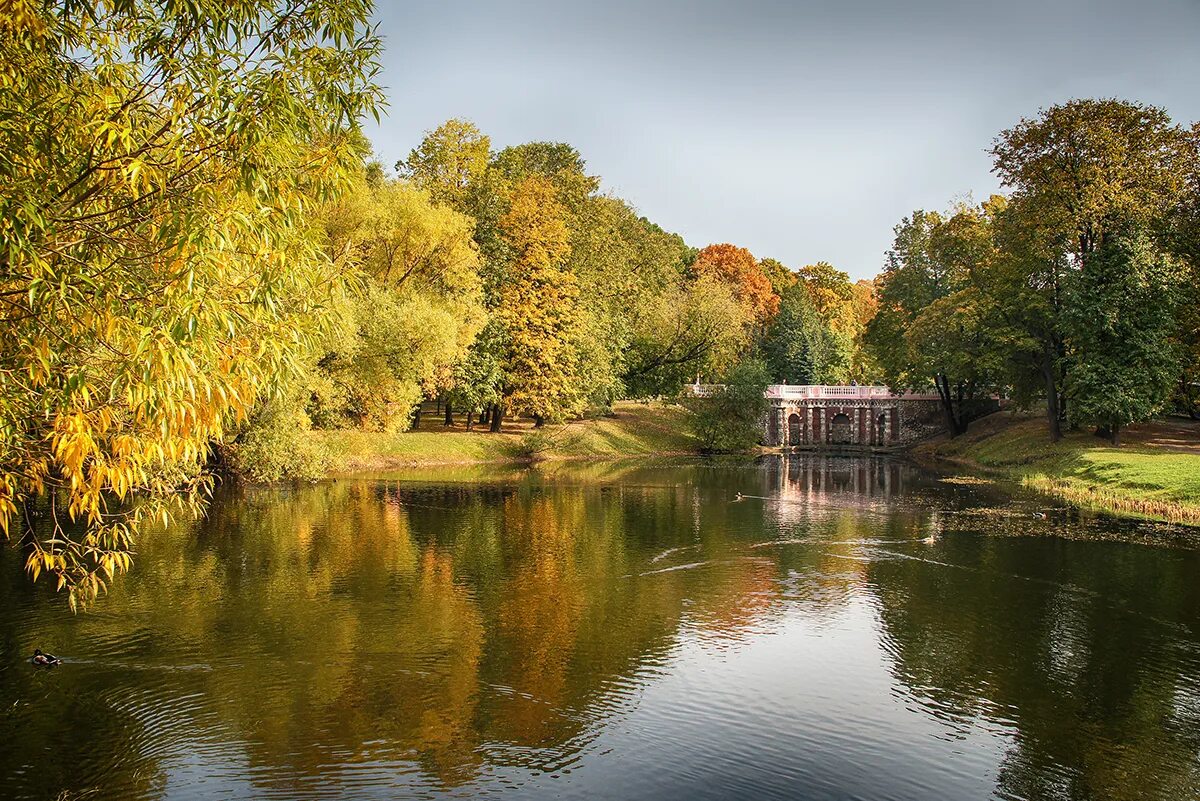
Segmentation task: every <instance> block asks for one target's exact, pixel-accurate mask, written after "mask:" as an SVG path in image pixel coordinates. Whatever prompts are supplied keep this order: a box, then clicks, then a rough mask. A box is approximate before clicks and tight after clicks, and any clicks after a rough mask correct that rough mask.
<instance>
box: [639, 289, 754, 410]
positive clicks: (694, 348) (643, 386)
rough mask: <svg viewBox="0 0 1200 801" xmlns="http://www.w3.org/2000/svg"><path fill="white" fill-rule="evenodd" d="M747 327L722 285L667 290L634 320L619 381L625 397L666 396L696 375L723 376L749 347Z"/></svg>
mask: <svg viewBox="0 0 1200 801" xmlns="http://www.w3.org/2000/svg"><path fill="white" fill-rule="evenodd" d="M751 323H752V319H751V318H750V317H749V315H748V312H747V310H746V308H745V305H744V304H742V303H741V302H739V301H738V299H737V298H736V297H734V295H733V292H732V290H731V289H730V288H729V286H728V285H727V284H725V283H723V282H721V281H717V280H715V279H711V278H702V279H700V280H698V281H695V282H686V283H679V284H675V285H671V286H668V287H667V288H666V289H664V290H663V291H662V292H660V293H658V294H656V295H655V296H653V297H652V298H649V299H648V300H647V301H646V302H645V303H644V304H643V305H642V307H641V310H640V312H639V315H638V317H637V319H636V320H635V321H634V324H633V331H632V335H631V338H630V344H629V348H628V350H627V352H626V356H625V361H624V365H625V371H624V374H623V376H622V382H623V384H624V386H625V392H626V394H627V396H628V397H633V398H653V397H670V396H673V395H675V394H676V393H677V392H679V388H680V387H681V386H683V385H684V384H685V383H688V382H690V381H692V380H693V379H695V378H697V377H698V376H701V375H720V374H723V373H724V372H725V371H726V370H728V369H729V368H730V367H731V366H732V365H733V364H734V363H735V362H736V360H737V357H738V355H739V354H741V353H743V352H745V350H746V349H747V347H748V346H749V330H750V325H751Z"/></svg>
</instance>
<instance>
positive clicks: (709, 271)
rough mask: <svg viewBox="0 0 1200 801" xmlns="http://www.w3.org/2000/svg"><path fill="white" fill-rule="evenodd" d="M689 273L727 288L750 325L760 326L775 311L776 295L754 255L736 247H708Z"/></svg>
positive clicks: (700, 253) (776, 309) (777, 298)
mask: <svg viewBox="0 0 1200 801" xmlns="http://www.w3.org/2000/svg"><path fill="white" fill-rule="evenodd" d="M692 271H693V272H694V273H695V275H696V277H697V278H704V277H708V278H714V279H716V280H718V281H720V282H721V283H723V284H727V285H728V286H729V287H730V288H731V289H732V290H733V292H734V295H735V296H736V297H737V299H738V300H739V301H740V302H741V303H743V304H744V305H745V306H746V308H747V309H748V311H749V312H750V315H751V317H752V318H753V319H754V321H755V322H756V323H757V324H759V325H763V324H765V323H767V322H768V321H769V320H770V319H771V318H772V317H774V316H775V313H776V312H777V311H779V295H777V294H775V290H774V289H773V288H772V286H771V279H770V278H768V277H767V274H766V273H765V272H764V271H763V268H762V266H761V265H760V264H759V263H758V260H757V259H756V258H754V254H752V253H751V252H750V251H748V250H746V249H745V248H739V247H737V246H736V245H730V244H728V243H726V244H720V245H709V246H708V247H706V248H704V249H703V250H701V251H700V252H699V253H697V254H696V261H695V263H694V264H693V265H692Z"/></svg>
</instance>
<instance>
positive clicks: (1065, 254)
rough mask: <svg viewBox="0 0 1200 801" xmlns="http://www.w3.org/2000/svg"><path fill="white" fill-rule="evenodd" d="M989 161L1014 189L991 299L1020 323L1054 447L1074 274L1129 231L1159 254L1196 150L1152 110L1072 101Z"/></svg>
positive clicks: (1016, 131)
mask: <svg viewBox="0 0 1200 801" xmlns="http://www.w3.org/2000/svg"><path fill="white" fill-rule="evenodd" d="M991 152H992V155H993V157H994V171H995V172H996V174H997V175H999V176H1000V178H1001V180H1002V181H1003V182H1004V183H1005V185H1007V186H1009V187H1011V188H1012V189H1013V196H1012V203H1011V204H1010V209H1009V211H1008V212H1007V213H1006V214H1005V217H1006V218H1007V221H1008V224H1007V226H1006V227H1007V229H1008V230H1007V233H1006V234H1005V241H1004V243H1003V244H1004V248H1005V250H1006V261H1007V264H1006V266H1005V272H1006V273H1007V275H1006V276H1005V278H1006V280H1002V281H997V282H995V285H996V286H1003V287H1005V289H1004V290H1002V291H1001V292H1000V293H998V294H996V295H993V297H994V298H995V299H996V300H997V306H998V307H1000V308H1003V307H1004V306H1005V305H1008V306H1009V313H1008V314H1007V315H1006V316H1007V317H1008V318H1009V319H1012V320H1016V321H1019V322H1017V324H1016V329H1017V330H1018V331H1020V332H1021V334H1020V336H1019V340H1021V348H1022V349H1023V350H1024V351H1025V352H1026V353H1028V352H1034V353H1036V354H1037V358H1038V359H1039V362H1040V364H1039V365H1038V368H1039V369H1038V372H1039V373H1040V376H1041V379H1042V382H1043V385H1044V395H1045V398H1046V405H1047V419H1048V421H1049V426H1050V433H1051V437H1052V438H1053V439H1057V438H1058V437H1060V436H1061V434H1062V425H1063V424H1064V423H1065V422H1066V421H1067V420H1068V416H1069V415H1068V405H1067V398H1068V394H1067V393H1065V392H1064V391H1063V388H1064V386H1065V385H1067V384H1071V383H1072V382H1073V379H1072V377H1071V375H1070V372H1071V370H1072V369H1073V366H1074V364H1075V363H1076V361H1077V360H1076V356H1077V354H1075V353H1074V352H1072V350H1071V347H1070V343H1069V342H1068V341H1067V336H1066V332H1065V330H1064V320H1065V318H1066V316H1067V315H1070V314H1073V312H1072V311H1071V306H1072V303H1073V302H1074V299H1073V298H1072V297H1071V295H1070V290H1071V287H1072V286H1075V285H1079V286H1086V285H1089V284H1090V283H1091V281H1092V279H1090V278H1085V279H1084V280H1083V281H1082V283H1077V282H1075V281H1074V277H1075V273H1076V272H1079V271H1082V272H1083V273H1086V272H1088V270H1089V269H1090V264H1089V263H1090V260H1091V258H1092V256H1093V254H1094V253H1096V252H1097V251H1098V250H1099V249H1101V248H1103V247H1105V246H1106V245H1107V240H1108V238H1109V237H1111V236H1118V235H1120V234H1121V233H1122V232H1124V231H1127V230H1130V229H1139V230H1144V231H1147V232H1148V233H1149V234H1150V235H1151V236H1152V237H1153V238H1154V239H1155V240H1156V244H1160V245H1161V241H1162V239H1163V238H1164V236H1166V235H1167V233H1168V231H1169V223H1170V221H1171V220H1172V219H1173V217H1174V215H1175V212H1176V210H1177V209H1178V208H1180V206H1181V205H1183V204H1184V203H1185V197H1186V190H1187V176H1188V170H1189V169H1190V167H1191V165H1194V163H1195V146H1194V144H1193V142H1192V141H1191V139H1190V137H1189V135H1188V133H1187V132H1186V131H1184V130H1183V129H1181V128H1180V127H1179V126H1177V125H1175V124H1173V123H1172V122H1171V120H1170V118H1169V117H1168V115H1167V113H1166V112H1165V111H1164V110H1162V109H1160V108H1156V107H1154V106H1147V105H1143V104H1140V103H1131V102H1128V101H1123V100H1072V101H1069V102H1067V103H1064V104H1061V105H1057V106H1052V107H1051V108H1049V109H1046V110H1043V111H1042V112H1041V113H1040V114H1039V115H1038V116H1037V117H1036V118H1034V119H1023V120H1021V122H1020V123H1018V124H1017V125H1016V126H1014V127H1013V128H1010V129H1008V130H1006V131H1003V132H1001V133H1000V135H999V136H998V137H997V138H996V140H995V142H994V143H993V145H992V149H991ZM1018 298H1019V299H1020V300H1019V301H1018V302H1019V304H1020V305H1019V306H1017V307H1013V306H1012V305H1011V304H1012V301H1013V300H1015V299H1018ZM1071 417H1072V418H1073V419H1079V418H1078V417H1077V416H1073V415H1072V416H1071Z"/></svg>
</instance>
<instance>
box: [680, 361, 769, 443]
mask: <svg viewBox="0 0 1200 801" xmlns="http://www.w3.org/2000/svg"><path fill="white" fill-rule="evenodd" d="M769 382H770V377H769V374H768V372H767V367H766V365H765V364H763V363H762V362H761V361H758V360H755V359H750V360H746V361H743V362H741V363H740V364H738V365H737V366H736V367H734V368H733V369H732V370H731V371H730V372H729V375H728V376H726V378H725V383H724V385H723V387H722V388H720V389H717V390H714V391H713V392H712V394H710V395H708V396H706V397H703V398H695V397H688V398H684V399H683V406H684V407H685V408H686V409H687V410H688V411H689V412H690V414H689V415H688V425H689V427H690V428H691V429H692V432H693V433H694V434H695V435H696V438H697V439H699V440H700V449H701V450H702V451H705V452H707V453H739V452H742V451H746V450H749V449H750V448H753V447H754V446H755V445H756V444H758V443H759V441H761V439H762V420H763V416H764V415H766V413H767V399H766V398H765V397H764V396H763V393H764V392H765V391H766V388H767V384H768V383H769Z"/></svg>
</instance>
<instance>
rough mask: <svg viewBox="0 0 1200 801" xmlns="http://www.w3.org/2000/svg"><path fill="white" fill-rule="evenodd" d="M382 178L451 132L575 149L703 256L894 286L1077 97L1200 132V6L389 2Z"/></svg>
mask: <svg viewBox="0 0 1200 801" xmlns="http://www.w3.org/2000/svg"><path fill="white" fill-rule="evenodd" d="M376 16H377V19H378V20H379V23H380V30H381V32H382V33H383V35H384V36H385V39H386V53H385V55H384V73H383V77H382V82H383V83H384V84H385V85H386V87H387V90H388V95H389V98H390V101H389V102H390V108H389V110H388V115H387V117H386V118H385V119H384V120H383V123H382V124H381V125H379V126H375V125H374V123H373V122H372V123H371V125H370V127H369V128H368V133H369V135H370V136H371V139H372V141H373V142H374V144H375V148H376V151H377V153H378V155H379V157H380V158H381V159H382V160H383V161H384V162H385V163H386V164H388V165H391V164H393V163H394V162H395V161H396V160H397V159H399V158H403V157H404V156H406V155H407V154H408V151H409V150H410V149H411V148H412V147H413V146H415V145H416V144H417V143H418V142H419V141H420V139H421V137H422V135H423V132H424V131H426V130H429V129H431V128H434V127H436V126H437V125H438V124H439V123H441V122H442V121H443V120H446V119H448V118H450V117H463V118H467V119H470V120H473V121H474V122H475V123H476V124H477V125H478V126H479V127H480V128H481V129H482V130H483V131H484V132H485V133H487V134H488V135H490V136H491V138H492V145H493V147H495V148H497V149H498V148H500V147H503V146H505V145H510V144H518V143H521V142H527V141H534V140H555V141H565V142H569V143H571V144H572V145H574V146H575V147H576V148H578V149H579V151H580V152H581V153H582V154H583V157H584V158H585V159H586V161H587V166H588V171H589V173H591V174H593V175H599V176H601V177H602V178H603V181H604V189H605V190H607V191H611V192H615V193H616V194H617V195H619V196H620V197H622V198H624V199H625V200H627V201H628V202H629V203H631V204H632V205H633V206H635V207H636V208H637V209H638V210H639V212H640V213H642V214H644V215H646V216H647V217H649V218H650V219H651V220H653V221H655V222H657V223H658V224H659V225H661V226H663V227H664V228H666V229H668V230H671V231H675V232H677V233H679V234H681V235H682V236H683V237H684V238H685V239H686V240H687V242H688V243H689V244H691V245H694V246H698V247H699V246H703V245H706V244H709V243H712V242H733V243H734V244H737V245H741V246H743V247H747V248H749V249H750V250H751V251H753V252H754V254H755V255H756V256H759V257H764V256H772V257H774V258H777V259H779V260H780V261H782V262H784V263H785V264H787V265H789V266H791V267H793V268H795V267H799V266H801V265H803V264H808V263H812V262H815V261H819V260H825V261H829V262H832V263H833V264H834V265H836V266H837V267H838V268H840V269H842V270H845V271H847V272H849V273H850V275H851V276H852V277H854V278H863V277H869V276H871V275H874V274H875V273H876V272H878V271H879V268H880V265H881V263H882V258H883V253H884V251H885V250H886V249H887V248H888V246H889V244H890V243H891V237H892V226H894V225H895V224H896V222H898V221H899V219H900V218H901V217H902V216H904V215H905V214H907V213H909V212H910V211H912V210H913V209H915V208H929V209H944V208H946V207H947V206H948V205H949V204H950V202H951V201H953V200H955V199H956V198H962V197H965V196H967V195H970V196H972V197H974V198H976V199H983V198H985V197H986V196H987V195H988V194H989V193H991V192H993V191H995V190H996V189H998V184H997V182H996V180H995V178H994V177H993V176H992V175H991V173H990V168H991V162H990V159H989V157H988V155H987V153H986V152H985V150H986V148H987V147H988V145H989V143H990V142H991V140H992V138H993V137H994V136H995V135H996V133H997V132H999V131H1000V130H1002V129H1004V128H1006V127H1009V126H1011V125H1013V124H1014V123H1016V122H1017V121H1018V120H1019V119H1020V118H1021V117H1022V116H1028V115H1033V114H1036V113H1037V110H1038V108H1039V107H1041V106H1046V105H1050V104H1053V103H1057V102H1060V101H1063V100H1066V99H1069V98H1072V97H1120V98H1128V99H1134V100H1140V101H1143V102H1147V103H1153V104H1156V105H1160V106H1163V107H1165V108H1166V109H1167V110H1168V111H1169V112H1170V113H1171V115H1172V116H1173V117H1174V118H1175V119H1176V120H1177V121H1179V122H1184V123H1189V124H1190V123H1191V122H1192V121H1193V120H1197V119H1200V0H1141V2H1137V1H1136V0H1126V1H1125V2H1115V1H1114V0H1092V1H1091V2H1085V1H1084V0H1041V2H1028V0H1016V1H1015V2H1013V1H1009V2H978V3H977V2H972V0H961V2H954V1H953V0H947V1H946V2H931V1H926V0H912V1H910V2H903V1H902V0H895V1H893V0H874V1H873V2H868V1H867V0H843V1H842V2H828V3H816V2H792V3H787V2H759V1H755V0H751V1H748V2H682V1H674V0H673V1H672V2H654V0H642V2H626V0H615V1H614V0H593V1H592V2H587V3H577V2H571V1H570V0H559V2H492V3H476V2H468V1H467V0H456V1H455V2H452V3H451V2H447V3H440V2H439V3H435V2H426V3H411V4H410V3H403V4H402V3H398V2H388V1H387V0H380V2H378V10H377V14H376Z"/></svg>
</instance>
